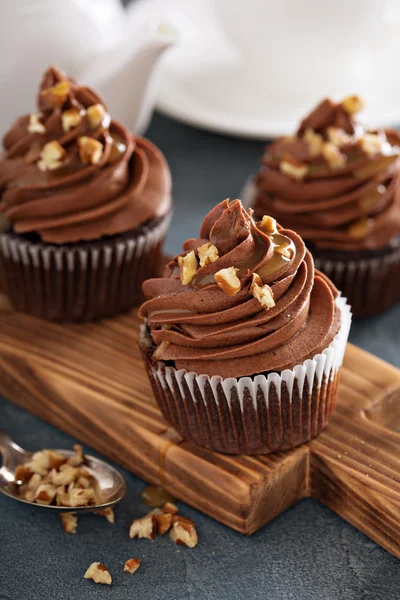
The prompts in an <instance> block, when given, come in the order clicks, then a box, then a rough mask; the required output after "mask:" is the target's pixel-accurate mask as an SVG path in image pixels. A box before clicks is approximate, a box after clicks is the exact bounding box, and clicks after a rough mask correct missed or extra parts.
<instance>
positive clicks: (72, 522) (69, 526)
mask: <svg viewBox="0 0 400 600" xmlns="http://www.w3.org/2000/svg"><path fill="white" fill-rule="evenodd" d="M60 517H61V522H62V526H63V529H64V531H65V533H76V530H77V527H78V517H77V516H76V515H74V513H61V515H60Z"/></svg>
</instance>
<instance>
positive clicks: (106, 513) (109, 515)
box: [96, 506, 115, 523]
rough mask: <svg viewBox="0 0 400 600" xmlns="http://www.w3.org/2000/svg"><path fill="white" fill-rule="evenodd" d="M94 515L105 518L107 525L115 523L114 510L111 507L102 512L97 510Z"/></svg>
mask: <svg viewBox="0 0 400 600" xmlns="http://www.w3.org/2000/svg"><path fill="white" fill-rule="evenodd" d="M96 515H99V516H100V517H105V518H106V519H107V521H108V522H109V523H115V515H114V509H113V508H112V507H111V506H109V507H108V508H103V509H102V510H98V511H97V512H96Z"/></svg>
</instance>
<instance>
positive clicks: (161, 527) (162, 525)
mask: <svg viewBox="0 0 400 600" xmlns="http://www.w3.org/2000/svg"><path fill="white" fill-rule="evenodd" d="M172 516H173V515H172V514H171V513H166V512H164V513H161V515H156V516H155V517H154V518H155V521H156V524H157V533H159V534H160V535H164V533H167V531H168V530H169V529H170V527H171V524H172Z"/></svg>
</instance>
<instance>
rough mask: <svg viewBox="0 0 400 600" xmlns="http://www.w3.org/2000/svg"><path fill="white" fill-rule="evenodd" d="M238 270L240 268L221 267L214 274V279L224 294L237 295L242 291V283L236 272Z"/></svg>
mask: <svg viewBox="0 0 400 600" xmlns="http://www.w3.org/2000/svg"><path fill="white" fill-rule="evenodd" d="M238 271H239V269H235V267H228V268H227V269H220V270H219V271H217V272H216V273H215V274H214V279H215V281H216V283H217V284H218V285H219V287H220V288H221V289H222V291H223V292H224V294H227V295H228V296H235V295H236V294H237V293H238V292H239V291H240V288H241V283H240V279H239V277H238V276H237V274H236V273H237V272H238Z"/></svg>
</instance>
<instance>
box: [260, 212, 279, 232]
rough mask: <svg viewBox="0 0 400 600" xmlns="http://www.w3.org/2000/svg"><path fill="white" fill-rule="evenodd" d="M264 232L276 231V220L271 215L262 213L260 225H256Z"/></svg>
mask: <svg viewBox="0 0 400 600" xmlns="http://www.w3.org/2000/svg"><path fill="white" fill-rule="evenodd" d="M258 228H259V229H261V231H263V232H264V233H277V232H278V229H277V227H276V221H275V219H273V218H272V217H268V216H267V215H264V216H263V218H262V221H261V223H260V225H259V226H258Z"/></svg>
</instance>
